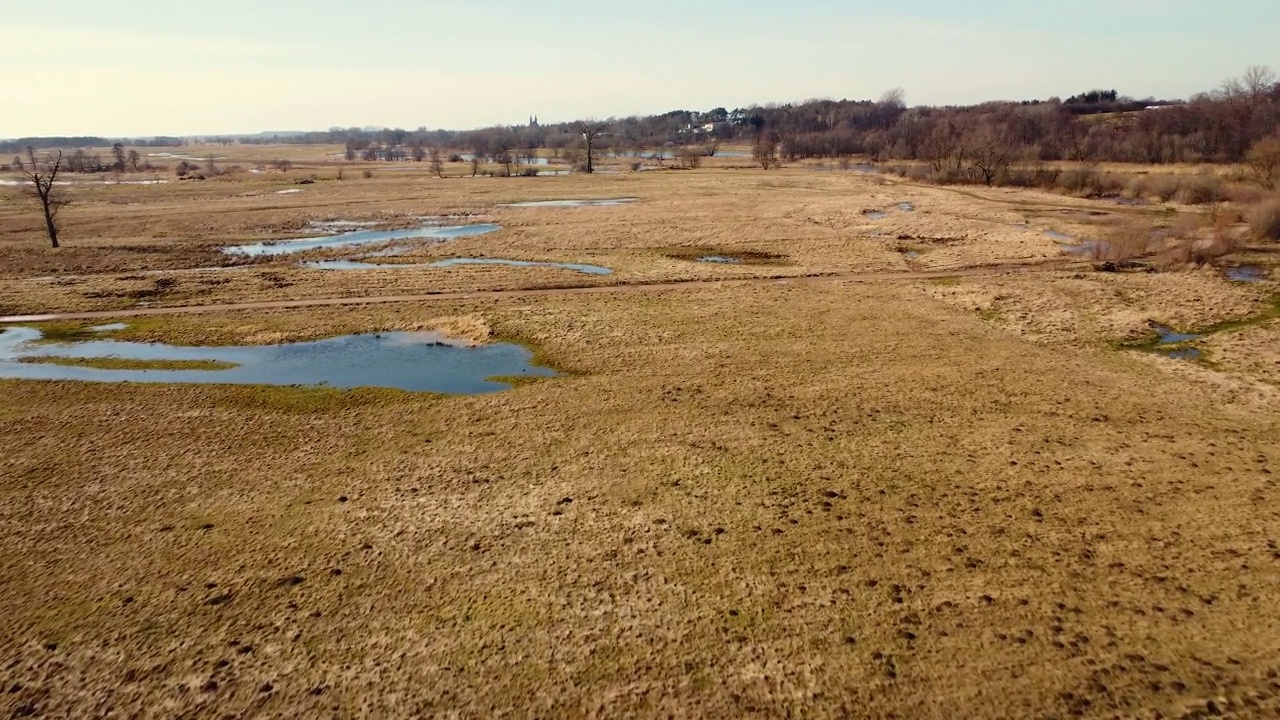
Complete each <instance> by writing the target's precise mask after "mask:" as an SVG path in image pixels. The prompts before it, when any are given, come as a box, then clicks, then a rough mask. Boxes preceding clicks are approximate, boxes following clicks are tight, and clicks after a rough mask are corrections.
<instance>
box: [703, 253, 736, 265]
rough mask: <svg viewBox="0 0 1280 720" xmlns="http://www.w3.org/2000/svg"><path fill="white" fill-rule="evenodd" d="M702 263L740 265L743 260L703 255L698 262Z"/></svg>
mask: <svg viewBox="0 0 1280 720" xmlns="http://www.w3.org/2000/svg"><path fill="white" fill-rule="evenodd" d="M697 261H698V262H700V263H718V264H721V265H740V264H741V263H742V258H736V257H727V256H725V255H703V256H702V257H700V258H698V260H697Z"/></svg>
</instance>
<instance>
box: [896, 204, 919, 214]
mask: <svg viewBox="0 0 1280 720" xmlns="http://www.w3.org/2000/svg"><path fill="white" fill-rule="evenodd" d="M898 209H899V210H901V211H902V212H913V211H914V210H915V209H916V206H915V205H912V204H911V203H909V202H901V203H898Z"/></svg>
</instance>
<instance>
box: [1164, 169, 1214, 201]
mask: <svg viewBox="0 0 1280 720" xmlns="http://www.w3.org/2000/svg"><path fill="white" fill-rule="evenodd" d="M1174 198H1176V199H1177V201H1178V202H1180V203H1185V204H1187V205H1207V204H1209V203H1215V202H1218V201H1220V200H1221V199H1222V183H1221V182H1219V181H1218V178H1216V177H1214V176H1212V175H1197V176H1195V177H1189V178H1187V179H1185V180H1183V181H1182V183H1181V186H1180V187H1179V188H1178V191H1177V192H1176V193H1174Z"/></svg>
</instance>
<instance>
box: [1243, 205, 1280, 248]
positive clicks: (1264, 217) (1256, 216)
mask: <svg viewBox="0 0 1280 720" xmlns="http://www.w3.org/2000/svg"><path fill="white" fill-rule="evenodd" d="M1249 227H1251V228H1253V234H1254V235H1257V236H1258V237H1259V238H1260V239H1262V240H1280V197H1276V198H1272V199H1271V200H1268V201H1266V202H1264V203H1262V204H1261V205H1258V206H1257V207H1255V208H1254V209H1253V211H1252V212H1250V213H1249Z"/></svg>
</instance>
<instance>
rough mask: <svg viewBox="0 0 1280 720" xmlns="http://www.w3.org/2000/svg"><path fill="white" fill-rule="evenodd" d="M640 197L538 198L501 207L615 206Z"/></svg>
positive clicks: (631, 201)
mask: <svg viewBox="0 0 1280 720" xmlns="http://www.w3.org/2000/svg"><path fill="white" fill-rule="evenodd" d="M639 199H640V198H633V197H630V198H606V199H603V200H537V201H533V202H518V203H508V204H506V205H499V207H509V208H534V207H613V206H616V205H626V204H627V203H633V202H635V201H637V200H639Z"/></svg>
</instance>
